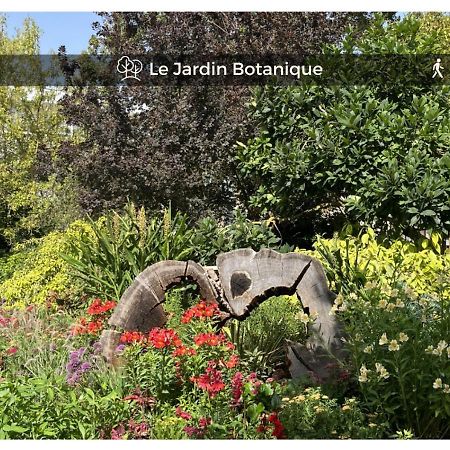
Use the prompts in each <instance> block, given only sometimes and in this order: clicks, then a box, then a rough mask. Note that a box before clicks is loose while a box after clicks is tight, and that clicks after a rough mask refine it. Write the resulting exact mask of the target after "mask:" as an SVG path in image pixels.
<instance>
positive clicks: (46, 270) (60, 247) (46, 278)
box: [0, 221, 90, 307]
mask: <svg viewBox="0 0 450 450" xmlns="http://www.w3.org/2000/svg"><path fill="white" fill-rule="evenodd" d="M89 232H90V229H89V226H88V225H87V224H86V223H84V222H82V221H76V222H74V223H73V224H72V225H71V226H69V227H68V229H67V230H66V231H65V232H57V231H55V232H52V233H50V234H48V235H47V236H45V237H43V238H40V239H34V240H31V241H28V242H26V243H24V244H20V245H18V246H17V247H16V249H17V253H13V254H12V256H11V258H12V259H11V260H9V258H7V260H6V265H7V266H8V265H9V264H11V266H12V267H13V268H14V271H13V272H12V271H11V270H10V269H7V274H10V277H9V278H7V279H5V280H4V281H3V282H2V283H0V299H2V300H3V301H4V302H5V305H6V306H9V307H25V306H26V305H29V304H40V303H44V302H45V300H46V299H47V297H48V295H49V293H51V292H53V293H55V294H56V295H64V294H65V293H67V292H68V291H69V290H70V289H71V288H74V287H75V286H74V283H73V278H72V277H71V274H70V267H69V265H68V264H67V263H66V262H65V261H64V260H63V259H62V257H61V254H62V253H63V252H64V251H67V249H68V245H69V242H73V241H76V240H77V239H79V238H80V237H81V236H82V235H86V234H88V233H89ZM11 261H12V262H11Z"/></svg>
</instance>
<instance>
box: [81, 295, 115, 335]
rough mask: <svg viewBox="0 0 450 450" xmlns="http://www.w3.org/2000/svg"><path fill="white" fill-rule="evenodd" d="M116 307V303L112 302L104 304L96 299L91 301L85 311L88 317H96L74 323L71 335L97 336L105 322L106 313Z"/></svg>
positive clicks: (108, 301)
mask: <svg viewBox="0 0 450 450" xmlns="http://www.w3.org/2000/svg"><path fill="white" fill-rule="evenodd" d="M115 307H116V302H113V301H112V300H106V301H105V302H104V303H103V302H102V301H101V300H100V299H99V298H96V299H94V300H93V301H92V303H91V304H90V305H89V307H88V309H87V313H88V314H89V315H90V316H97V317H96V318H93V319H92V320H88V319H86V318H85V317H82V318H81V319H80V321H79V323H76V324H75V325H74V326H73V327H72V334H73V335H75V336H76V335H78V334H97V333H98V332H100V331H101V330H102V329H103V325H104V322H105V320H106V313H107V312H108V311H111V310H112V309H114V308H115Z"/></svg>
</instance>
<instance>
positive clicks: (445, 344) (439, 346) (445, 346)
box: [437, 341, 448, 352]
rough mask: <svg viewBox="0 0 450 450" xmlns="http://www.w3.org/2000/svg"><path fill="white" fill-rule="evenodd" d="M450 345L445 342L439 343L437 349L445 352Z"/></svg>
mask: <svg viewBox="0 0 450 450" xmlns="http://www.w3.org/2000/svg"><path fill="white" fill-rule="evenodd" d="M447 346H448V344H447V342H445V341H439V343H438V345H437V349H438V350H440V351H441V352H443V351H444V350H445V349H446V348H447Z"/></svg>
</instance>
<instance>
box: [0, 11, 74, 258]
mask: <svg viewBox="0 0 450 450" xmlns="http://www.w3.org/2000/svg"><path fill="white" fill-rule="evenodd" d="M39 35H40V33H39V29H38V28H37V26H36V25H35V24H34V23H33V21H31V20H30V19H27V20H26V21H25V22H24V24H23V27H22V29H21V30H19V31H17V33H16V34H15V35H14V36H13V37H11V38H10V37H8V33H7V29H6V20H5V18H4V17H3V16H1V17H0V53H1V54H3V55H18V54H23V55H36V54H39V44H38V42H39ZM14 70H16V71H17V76H18V77H19V78H22V79H23V80H25V81H24V84H23V85H22V86H1V87H0V123H1V124H2V133H1V135H0V249H1V248H2V247H9V246H11V245H14V244H15V243H18V242H22V241H24V240H26V239H29V238H32V237H36V236H42V235H43V234H44V233H45V232H48V231H51V230H54V229H55V228H57V227H62V226H64V225H67V224H68V223H69V222H70V221H71V220H73V218H74V217H75V216H76V214H77V206H76V202H75V199H74V197H73V190H74V189H75V187H74V185H73V183H72V184H71V183H70V182H69V181H61V180H57V179H56V177H55V176H54V174H52V173H51V171H49V170H48V169H49V168H48V167H45V165H46V163H47V162H46V161H42V160H41V158H42V156H43V155H44V154H45V155H46V156H47V158H48V159H49V161H50V162H51V161H53V160H54V158H55V152H56V150H57V148H58V147H59V145H60V143H61V142H62V141H63V140H71V139H72V137H70V136H69V132H68V128H67V126H66V125H65V123H64V119H63V117H62V115H61V112H60V110H59V107H58V105H57V96H58V91H57V89H56V88H54V87H53V88H46V87H43V86H40V87H39V86H35V87H30V86H27V85H26V80H28V79H29V78H28V77H29V76H30V75H29V73H27V72H25V73H24V70H28V71H31V69H30V67H29V66H28V67H27V68H26V69H21V68H20V67H16V68H15V69H14ZM32 72H33V77H36V76H37V74H42V76H44V73H45V70H44V68H43V67H41V66H40V63H39V60H36V67H33V69H32Z"/></svg>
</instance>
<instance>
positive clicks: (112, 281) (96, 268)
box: [65, 204, 280, 299]
mask: <svg viewBox="0 0 450 450" xmlns="http://www.w3.org/2000/svg"><path fill="white" fill-rule="evenodd" d="M89 224H90V227H91V229H92V231H93V232H92V233H84V234H83V235H82V236H81V239H76V240H74V241H73V242H72V244H71V247H70V250H68V251H67V254H66V256H65V260H66V261H67V262H68V263H69V264H70V265H71V267H72V268H73V269H75V271H76V274H77V275H78V276H79V277H80V278H81V279H82V280H83V282H84V286H85V289H86V291H87V292H89V293H92V294H94V295H100V296H102V297H105V298H114V299H119V298H120V297H121V295H122V293H123V292H124V291H125V289H126V288H127V287H128V286H129V285H130V284H131V283H132V281H133V280H134V278H136V277H137V275H139V273H141V272H142V271H143V270H144V269H145V268H147V267H148V266H150V265H151V264H154V263H156V262H158V261H162V260H167V259H175V260H179V261H186V260H188V259H193V260H195V261H198V262H200V263H209V264H211V263H213V261H214V258H215V256H216V255H217V254H218V253H220V252H221V251H228V250H231V249H233V248H237V247H238V246H245V247H248V246H251V247H254V248H256V249H257V250H259V248H261V247H274V246H276V245H278V244H279V243H280V239H279V238H278V237H277V236H276V235H275V234H274V233H273V232H272V230H271V229H270V228H269V226H268V225H266V224H259V223H256V224H255V223H253V222H250V221H249V220H247V219H246V218H245V217H244V216H242V215H240V214H237V216H236V221H235V222H234V223H233V224H231V225H228V226H219V225H218V223H217V222H216V221H214V220H212V219H205V220H203V221H202V222H201V223H200V224H199V226H198V227H193V226H189V225H188V220H187V216H186V215H184V214H180V213H176V214H175V216H173V217H172V212H171V209H170V208H168V209H166V210H164V212H163V214H162V215H160V216H155V217H152V218H148V217H147V214H146V212H145V210H144V209H143V208H141V209H140V210H136V208H135V207H134V205H132V204H130V205H128V206H127V208H126V209H125V211H124V213H123V214H122V215H121V214H118V213H116V212H113V213H111V214H110V215H108V216H106V217H105V218H103V219H100V220H98V221H97V222H94V221H93V220H90V221H89Z"/></svg>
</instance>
